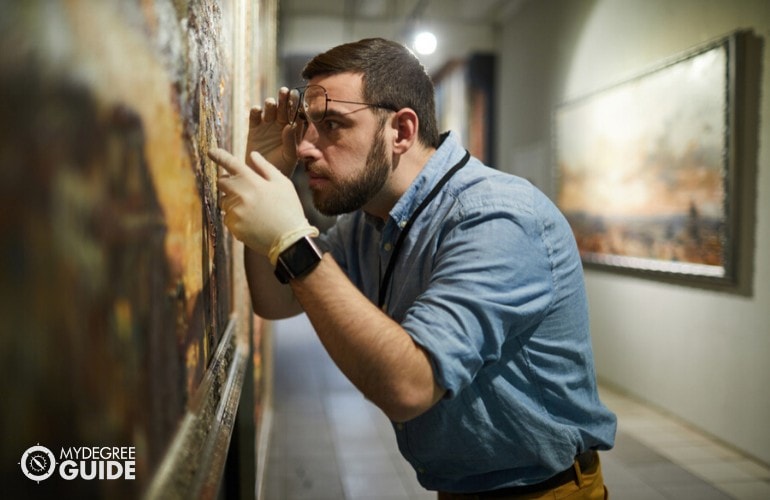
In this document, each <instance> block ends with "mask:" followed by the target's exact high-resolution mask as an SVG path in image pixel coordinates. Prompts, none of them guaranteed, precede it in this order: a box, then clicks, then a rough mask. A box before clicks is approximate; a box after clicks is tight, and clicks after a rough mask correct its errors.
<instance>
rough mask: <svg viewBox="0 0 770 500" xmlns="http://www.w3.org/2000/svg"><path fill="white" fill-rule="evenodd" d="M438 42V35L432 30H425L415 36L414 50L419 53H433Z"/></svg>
mask: <svg viewBox="0 0 770 500" xmlns="http://www.w3.org/2000/svg"><path fill="white" fill-rule="evenodd" d="M437 44H438V42H437V40H436V35H434V34H433V33H431V32H430V31H423V32H421V33H418V34H417V35H416V36H415V37H414V50H416V51H417V53H418V54H423V55H428V54H433V53H434V52H435V51H436V45H437Z"/></svg>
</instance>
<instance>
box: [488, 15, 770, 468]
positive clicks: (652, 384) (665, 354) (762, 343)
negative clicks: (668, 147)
mask: <svg viewBox="0 0 770 500" xmlns="http://www.w3.org/2000/svg"><path fill="white" fill-rule="evenodd" d="M739 28H741V29H748V28H751V29H753V31H754V33H755V35H756V36H758V37H760V38H761V39H762V42H763V44H764V45H765V46H764V48H763V49H762V54H761V58H762V60H761V64H762V67H761V68H760V69H759V70H758V72H759V79H760V83H759V85H760V96H761V97H760V100H759V110H758V118H759V120H758V122H759V123H758V127H759V129H758V131H757V132H755V133H756V137H757V140H756V142H757V143H758V146H757V147H758V149H756V148H755V150H754V152H753V163H754V165H753V168H754V169H755V171H756V185H752V186H744V187H745V189H744V191H743V193H742V194H741V196H740V197H739V198H740V199H741V200H743V201H744V202H745V205H746V206H747V207H748V208H749V209H750V210H751V211H752V212H753V217H755V225H754V227H750V228H749V230H750V231H751V233H750V237H748V238H745V239H744V241H743V244H744V247H745V246H749V247H751V246H753V253H752V252H751V251H748V252H744V255H743V256H742V258H744V259H745V258H746V255H745V254H748V255H749V256H753V262H744V263H743V264H744V265H746V266H745V269H748V271H749V274H750V276H749V278H750V279H749V280H746V279H745V276H744V279H743V283H744V284H750V285H751V286H752V288H751V289H749V290H744V293H729V292H724V291H715V290H710V289H707V288H703V287H697V286H688V285H684V284H680V283H676V282H669V281H662V280H656V279H647V278H642V277H635V276H629V275H622V274H619V273H612V272H607V271H599V270H591V269H589V270H587V271H586V282H587V286H588V291H589V298H590V302H591V316H592V320H591V324H592V328H593V340H594V349H595V354H596V361H597V370H598V373H599V376H600V377H601V378H602V379H603V380H605V381H608V382H610V383H612V384H614V385H616V386H618V387H620V388H622V389H625V390H627V391H629V392H630V393H632V394H634V395H636V396H638V397H640V398H642V399H645V400H647V401H649V402H651V403H652V404H654V405H657V406H659V407H661V408H663V409H665V410H668V411H670V412H672V413H673V414H676V415H677V416H679V417H681V418H683V419H684V420H686V421H689V422H691V423H692V424H693V425H695V426H697V427H699V428H701V429H702V430H704V431H706V432H708V433H711V434H712V435H714V436H716V437H717V438H720V439H722V440H724V441H726V442H728V443H730V444H732V445H734V446H735V447H737V448H739V449H740V450H742V451H744V452H745V453H748V454H750V455H753V456H754V457H756V458H758V459H760V460H762V461H764V462H766V463H770V150H769V149H768V144H770V127H768V126H767V124H769V123H770V74H769V73H770V48H768V47H767V44H768V39H770V2H767V1H765V0H676V1H674V0H622V1H620V0H545V1H543V0H540V1H533V2H528V3H527V4H526V5H525V6H524V8H523V9H522V10H521V11H519V12H518V14H517V15H516V16H515V17H514V18H513V19H511V20H510V22H509V23H507V24H506V26H505V27H504V28H503V30H502V32H501V33H500V40H499V48H498V50H499V53H500V54H501V61H500V62H501V64H500V68H501V71H500V75H499V82H498V83H499V91H500V95H499V102H500V106H501V112H500V114H499V118H498V120H499V126H498V130H499V133H500V136H499V137H498V139H497V143H498V144H499V146H498V153H497V157H498V158H500V160H501V161H500V165H499V167H500V168H501V169H504V170H508V171H511V172H514V173H517V174H519V175H522V176H525V177H528V178H530V179H532V180H533V181H534V182H535V183H537V184H538V185H540V186H541V187H542V188H543V189H544V190H545V191H546V192H547V193H549V194H553V189H552V176H551V171H552V170H551V169H552V166H551V151H550V140H551V139H550V137H551V113H552V111H553V107H554V106H555V105H556V104H558V103H560V102H563V101H566V100H569V99H571V98H575V97H579V96H582V95H584V94H586V93H588V92H591V91H593V90H599V89H601V88H604V87H607V86H608V85H610V84H614V83H618V82H620V81H623V80H625V79H627V78H629V77H631V76H635V75H637V74H639V73H640V72H641V71H643V70H645V69H649V68H653V67H655V66H656V64H657V63H659V62H661V61H664V60H667V59H670V58H671V57H672V56H675V55H677V54H680V53H682V52H685V51H687V50H688V49H691V48H693V47H695V46H698V45H700V44H702V43H704V42H707V41H710V40H713V39H715V38H718V37H721V36H723V35H726V34H728V33H730V32H732V31H734V30H736V29H739ZM763 124H764V126H763ZM749 158H750V159H751V158H752V155H751V154H750V155H749ZM747 167H752V166H751V165H743V166H742V167H741V168H747ZM748 220H749V222H751V217H749V218H748ZM744 250H745V248H744ZM749 250H750V249H749ZM744 288H746V287H744Z"/></svg>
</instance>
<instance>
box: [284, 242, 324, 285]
mask: <svg viewBox="0 0 770 500" xmlns="http://www.w3.org/2000/svg"><path fill="white" fill-rule="evenodd" d="M320 260H321V251H320V250H319V249H318V247H317V246H316V245H315V243H313V240H312V239H310V238H309V237H305V238H302V239H300V240H298V241H297V242H296V243H295V244H293V245H292V246H290V247H289V248H287V249H286V250H284V251H283V253H281V255H280V256H279V257H278V265H279V266H281V267H283V269H284V270H285V271H287V274H288V277H289V278H298V277H300V276H303V275H304V274H305V273H307V272H309V271H310V270H311V269H313V268H314V267H315V266H316V264H318V262H320Z"/></svg>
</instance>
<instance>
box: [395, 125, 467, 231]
mask: <svg viewBox="0 0 770 500" xmlns="http://www.w3.org/2000/svg"><path fill="white" fill-rule="evenodd" d="M464 155H465V149H464V148H463V147H462V145H461V144H460V140H459V137H458V135H457V133H455V132H447V133H444V134H442V135H441V143H440V144H439V147H438V149H436V151H435V152H434V153H433V155H431V157H430V158H429V159H428V162H427V163H426V164H425V166H424V167H423V168H422V170H421V171H420V173H419V174H418V175H417V177H416V178H415V179H414V181H412V184H410V185H409V187H408V188H407V190H406V191H405V192H404V194H403V195H401V198H399V199H398V201H397V202H396V204H395V205H394V206H393V208H392V209H391V211H390V219H391V220H392V221H393V222H394V223H395V224H396V225H397V226H399V227H401V228H403V227H404V226H405V225H406V223H407V221H408V220H409V218H410V217H411V216H412V214H413V213H414V211H415V210H416V209H417V207H418V206H420V203H422V201H423V200H424V199H425V198H426V197H427V196H428V194H429V193H430V192H431V190H432V189H433V186H435V185H436V183H438V182H439V181H440V180H441V178H442V177H443V176H444V174H445V173H446V172H448V171H449V170H450V169H451V168H452V166H453V165H454V164H455V163H457V162H458V161H460V160H461V159H462V158H463V156H464Z"/></svg>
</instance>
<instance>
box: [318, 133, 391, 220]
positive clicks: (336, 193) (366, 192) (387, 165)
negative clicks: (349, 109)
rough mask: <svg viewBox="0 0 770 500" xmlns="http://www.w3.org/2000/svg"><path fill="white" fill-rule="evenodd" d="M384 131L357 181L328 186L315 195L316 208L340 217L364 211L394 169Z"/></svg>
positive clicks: (373, 147)
mask: <svg viewBox="0 0 770 500" xmlns="http://www.w3.org/2000/svg"><path fill="white" fill-rule="evenodd" d="M383 131H384V127H382V126H381V127H380V129H379V130H378V131H377V135H376V136H375V138H374V142H373V143H372V147H371V149H370V150H369V153H368V154H367V156H366V166H365V168H364V170H363V172H361V174H360V175H358V176H357V177H353V178H349V179H342V180H339V181H337V182H336V183H335V185H334V186H325V188H326V190H329V191H327V192H325V193H323V195H322V193H321V192H316V191H313V205H314V206H315V207H316V209H317V210H318V211H319V212H321V213H322V214H324V215H340V214H345V213H349V212H353V211H355V210H358V209H359V208H361V207H363V206H364V205H365V204H366V203H367V202H368V201H369V200H371V199H372V198H373V197H374V195H376V194H377V193H378V192H379V191H380V190H381V189H382V187H383V186H384V185H385V182H386V181H387V180H388V175H389V174H390V170H391V168H392V162H391V161H390V160H389V158H388V153H387V150H386V148H385V136H384V132H383Z"/></svg>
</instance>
